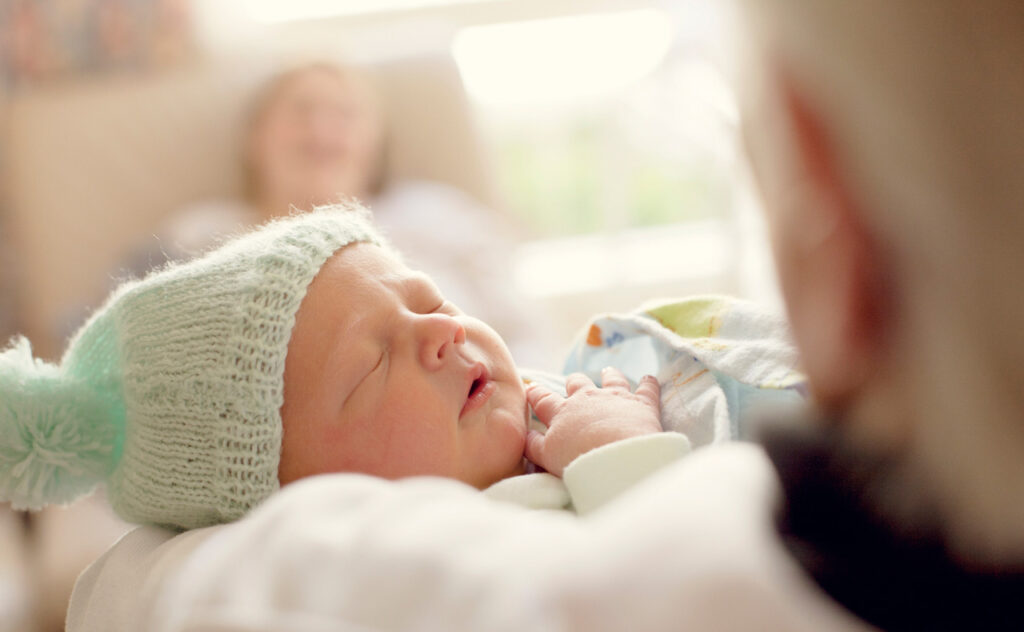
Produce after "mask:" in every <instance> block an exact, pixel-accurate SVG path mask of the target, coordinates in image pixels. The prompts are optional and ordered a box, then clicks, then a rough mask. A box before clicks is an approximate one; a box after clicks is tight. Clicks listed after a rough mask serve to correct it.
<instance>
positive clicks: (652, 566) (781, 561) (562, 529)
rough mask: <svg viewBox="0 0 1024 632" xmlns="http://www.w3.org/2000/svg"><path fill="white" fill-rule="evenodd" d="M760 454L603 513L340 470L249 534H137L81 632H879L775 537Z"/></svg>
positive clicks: (444, 483)
mask: <svg viewBox="0 0 1024 632" xmlns="http://www.w3.org/2000/svg"><path fill="white" fill-rule="evenodd" d="M778 499H779V487H778V482H777V480H776V478H775V475H774V471H773V470H772V468H771V465H770V464H769V462H768V461H767V459H766V457H765V456H764V455H763V453H762V452H761V451H760V449H758V448H756V447H753V446H749V445H744V444H726V445H721V446H714V447H709V448H705V449H701V450H697V451H696V452H694V453H693V454H692V455H691V456H689V457H687V458H685V459H682V460H680V461H678V462H676V463H675V464H673V465H670V466H668V467H666V468H664V469H662V470H661V471H660V472H658V473H657V474H655V475H653V476H652V477H650V478H648V479H646V480H645V481H643V482H641V483H640V484H638V485H637V486H636V487H634V488H633V489H632V490H630V491H629V492H628V493H626V494H624V495H622V496H620V497H618V498H617V499H616V500H615V501H613V502H611V503H609V504H608V505H605V506H604V507H603V508H601V509H600V510H598V511H596V512H594V513H593V514H590V515H589V516H588V517H586V518H578V517H576V516H574V515H572V514H569V513H565V512H545V511H531V510H527V509H523V508H520V507H517V506H514V505H509V504H506V503H496V502H493V501H491V500H488V499H487V498H486V497H485V496H483V495H481V494H480V493H478V492H476V491H475V490H473V489H471V488H469V487H467V486H465V485H462V484H460V483H457V482H454V481H450V480H442V479H429V478H420V479H409V480H405V481H401V482H388V481H383V480H380V479H375V478H371V477H366V476H360V475H331V476H322V477H316V478H313V479H309V480H306V481H303V482H301V483H298V484H296V485H292V486H289V487H287V488H285V489H284V490H283V491H282V492H281V493H280V494H278V495H277V496H275V497H273V498H271V499H270V500H269V501H267V503H266V504H265V505H263V506H262V507H260V508H259V509H257V510H256V511H255V512H254V513H253V514H251V515H250V516H249V517H247V518H245V519H243V520H242V521H240V522H237V523H234V524H230V525H224V526H219V527H212V528H209V529H204V530H199V531H192V532H188V533H185V534H182V535H178V536H175V535H174V534H172V533H170V532H167V531H162V530H160V529H156V528H152V527H144V528H140V529H138V530H136V531H133V532H132V533H130V534H128V535H127V536H125V538H124V539H123V540H122V541H121V542H120V543H118V544H117V545H116V546H115V547H114V548H113V549H112V550H111V551H110V552H108V553H107V554H106V555H105V556H104V557H103V558H101V559H100V560H99V561H98V562H97V563H96V564H94V565H93V566H92V567H90V568H89V570H87V571H86V572H85V573H84V574H83V576H82V577H81V579H80V580H79V582H78V585H77V586H76V589H75V593H74V595H73V597H72V601H71V608H70V611H69V615H68V628H67V629H68V630H69V631H70V632H83V631H90V632H91V631H100V630H102V631H104V632H116V631H120V630H133V631H134V630H152V631H154V632H183V631H200V630H202V631H217V632H227V631H235V632H242V631H244V632H256V631H261V632H262V631H268V632H269V631H270V630H274V631H278V632H280V631H294V632H300V631H301V632H314V631H316V632H320V631H326V630H445V631H458V630H497V631H500V630H509V631H513V630H514V631H516V632H522V631H523V630H595V631H596V630H616V631H619V630H683V629H691V630H702V631H704V630H766V631H767V630H780V631H781V630H786V631H792V632H800V631H807V632H812V631H813V632H822V631H827V630H864V629H866V628H864V627H862V626H861V625H860V624H858V623H857V622H855V621H853V620H852V619H851V618H850V617H849V616H848V615H847V614H845V613H844V612H843V611H842V610H841V609H840V608H838V607H837V606H835V605H834V604H833V603H832V602H830V601H829V600H828V599H827V598H826V597H824V596H823V595H822V594H821V593H820V592H819V591H818V589H817V588H816V587H814V585H813V584H812V583H811V582H810V580H808V579H807V578H806V577H805V576H804V575H803V574H802V572H801V571H800V570H799V569H798V568H797V567H796V565H795V564H794V563H793V562H792V560H791V559H790V558H789V557H788V555H787V554H786V552H785V551H784V549H783V548H782V546H781V544H780V543H779V541H778V540H777V539H776V537H775V535H774V529H773V527H772V519H771V516H772V513H773V510H774V507H775V504H776V503H777V502H778Z"/></svg>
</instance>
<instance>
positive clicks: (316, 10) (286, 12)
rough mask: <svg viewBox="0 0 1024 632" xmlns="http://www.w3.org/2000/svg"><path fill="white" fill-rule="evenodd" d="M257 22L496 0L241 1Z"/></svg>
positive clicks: (289, 20) (274, 21) (362, 13)
mask: <svg viewBox="0 0 1024 632" xmlns="http://www.w3.org/2000/svg"><path fill="white" fill-rule="evenodd" d="M239 1H240V2H241V3H242V4H243V5H244V7H245V10H246V12H247V13H248V14H249V17H251V18H252V19H253V20H255V21H257V22H263V23H266V24H274V23H278V22H293V21H297V20H313V19H317V18H328V17H342V16H346V15H364V14H367V13H386V12H389V11H401V10H406V9H420V8H423V7H435V6H443V5H450V4H482V3H485V2H494V1H495V0H343V1H339V0H239Z"/></svg>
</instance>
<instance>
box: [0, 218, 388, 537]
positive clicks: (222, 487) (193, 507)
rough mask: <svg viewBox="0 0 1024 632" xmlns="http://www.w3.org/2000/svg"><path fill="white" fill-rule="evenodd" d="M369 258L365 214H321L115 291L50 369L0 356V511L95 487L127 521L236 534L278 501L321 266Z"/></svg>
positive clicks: (25, 352)
mask: <svg viewBox="0 0 1024 632" xmlns="http://www.w3.org/2000/svg"><path fill="white" fill-rule="evenodd" d="M354 242H371V243H376V244H381V243H382V240H381V239H380V237H379V236H378V235H377V233H376V232H375V231H374V230H373V228H372V227H371V225H370V223H369V221H368V219H367V217H366V213H365V212H363V211H362V210H361V209H358V208H353V207H351V206H349V207H340V206H338V207H325V208H321V209H317V210H316V211H313V212H311V213H305V214H301V215H295V216H292V217H290V218H287V219H283V220H278V221H276V222H272V223H270V224H267V225H265V226H263V227H262V228H260V229H258V230H256V231H254V232H252V233H249V234H247V235H244V236H242V237H240V238H238V239H236V240H234V241H232V242H229V243H227V244H226V245H224V246H223V247H221V248H219V249H217V250H215V251H213V252H211V253H209V254H208V255H206V256H204V257H202V258H200V259H196V260H194V261H190V262H188V263H183V264H178V265H171V266H169V267H167V268H164V269H162V270H160V271H158V272H156V273H154V274H152V275H150V276H148V277H147V278H145V279H143V280H141V281H133V282H129V283H126V284H125V285H123V286H121V287H120V288H119V289H118V290H116V291H115V292H114V293H113V294H112V295H111V296H110V298H109V299H108V300H107V302H106V303H105V305H104V306H103V307H102V308H101V309H99V310H98V311H97V312H96V313H95V314H93V316H92V317H91V318H90V319H89V321H88V322H87V323H86V324H85V325H84V326H83V327H82V328H81V329H80V330H79V332H78V333H77V334H76V335H75V336H74V338H72V340H71V343H70V345H69V347H68V349H67V352H66V353H65V354H64V357H63V359H62V360H61V362H60V365H59V366H54V365H50V364H46V363H44V362H41V361H38V360H35V359H33V358H32V354H31V349H30V347H29V344H28V341H27V340H25V339H20V340H16V341H15V342H14V344H13V345H12V346H11V347H10V348H8V349H7V350H6V351H3V352H2V353H0V500H10V501H11V502H12V504H13V505H14V506H15V507H16V508H37V507H40V506H42V505H45V504H50V503H64V502H69V501H71V500H73V499H75V498H77V497H78V496H81V495H83V494H85V493H87V492H89V491H90V490H92V489H93V488H94V487H95V486H96V484H98V483H101V482H106V483H107V487H108V495H109V497H110V501H111V504H112V505H113V507H114V509H115V510H116V511H117V513H118V514H119V515H120V516H121V517H123V518H124V519H126V520H128V521H130V522H140V523H151V524H158V525H164V526H170V527H179V528H194V527H200V526H207V525H212V524H218V523H221V522H228V521H231V520H235V519H237V518H239V517H241V516H242V515H243V514H245V513H246V512H247V511H248V510H249V509H250V508H251V507H253V506H254V505H256V504H258V503H259V502H260V501H262V500H263V499H265V498H266V497H267V496H268V495H270V494H271V493H272V492H274V491H275V490H276V489H277V488H278V485H279V484H278V480H277V467H278V460H279V457H280V450H281V434H282V432H281V416H280V412H279V410H280V408H281V404H282V403H283V376H284V366H285V355H286V353H287V349H288V341H289V339H290V337H291V331H292V327H293V325H294V323H295V314H296V312H297V311H298V308H299V304H300V303H301V301H302V298H303V297H304V296H305V293H306V289H307V287H308V285H309V283H310V282H311V281H312V280H313V277H314V276H315V275H316V273H317V272H318V271H319V270H320V267H321V266H322V265H323V263H324V262H325V261H326V260H327V259H328V258H329V257H330V256H331V255H332V254H333V253H334V252H335V251H337V250H339V249H340V248H342V247H344V246H345V245H347V244H350V243H354Z"/></svg>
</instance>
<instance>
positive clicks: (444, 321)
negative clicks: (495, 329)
mask: <svg viewBox="0 0 1024 632" xmlns="http://www.w3.org/2000/svg"><path fill="white" fill-rule="evenodd" d="M417 327H418V329H419V336H420V362H421V363H422V364H423V366H425V367H427V368H428V369H430V370H437V369H439V368H441V367H442V366H444V365H445V362H446V361H447V360H448V359H449V356H450V355H451V354H452V353H454V352H455V345H461V344H463V343H464V342H466V330H465V329H464V328H463V327H462V325H461V324H459V321H457V320H455V319H454V318H452V317H451V316H448V315H447V314H425V315H423V316H420V317H419V323H418V324H417Z"/></svg>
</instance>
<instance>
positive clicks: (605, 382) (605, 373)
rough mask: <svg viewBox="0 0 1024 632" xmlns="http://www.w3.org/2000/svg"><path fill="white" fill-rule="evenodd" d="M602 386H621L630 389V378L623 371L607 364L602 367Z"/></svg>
mask: <svg viewBox="0 0 1024 632" xmlns="http://www.w3.org/2000/svg"><path fill="white" fill-rule="evenodd" d="M601 387H602V388H621V389H625V390H627V391H628V390H629V380H627V379H626V376H625V375H623V374H622V371H620V370H618V369H616V368H615V367H613V366H606V367H605V368H603V369H601Z"/></svg>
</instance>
